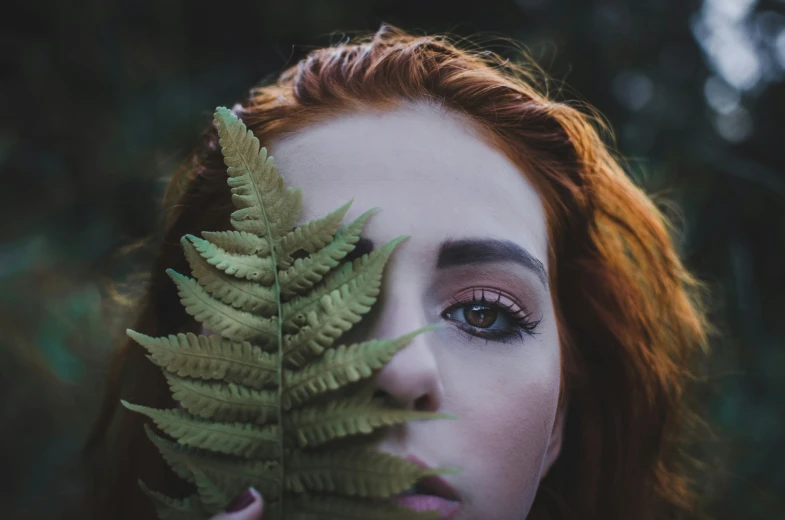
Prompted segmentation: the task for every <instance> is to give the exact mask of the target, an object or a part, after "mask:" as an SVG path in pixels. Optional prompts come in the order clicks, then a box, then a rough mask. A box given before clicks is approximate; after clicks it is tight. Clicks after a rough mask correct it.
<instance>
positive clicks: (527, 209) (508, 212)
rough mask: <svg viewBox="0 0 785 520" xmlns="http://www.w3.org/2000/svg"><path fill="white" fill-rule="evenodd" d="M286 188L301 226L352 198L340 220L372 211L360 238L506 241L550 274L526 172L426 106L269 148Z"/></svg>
mask: <svg viewBox="0 0 785 520" xmlns="http://www.w3.org/2000/svg"><path fill="white" fill-rule="evenodd" d="M261 144H262V146H266V147H267V149H268V152H269V153H270V155H272V156H273V157H274V160H275V164H276V165H277V166H278V169H279V172H280V174H281V175H282V176H283V178H284V180H285V182H286V184H287V185H290V186H300V187H302V189H303V212H302V213H301V215H300V219H299V221H298V225H299V224H301V223H303V222H305V221H308V220H311V219H313V218H318V217H321V216H323V215H325V214H327V213H329V212H330V211H333V210H335V209H336V208H338V207H339V206H341V205H342V204H344V203H346V202H347V201H349V200H350V199H354V202H353V204H352V207H351V208H350V210H349V212H348V214H347V219H346V220H345V221H346V222H348V220H349V219H353V218H355V217H356V216H358V215H360V214H361V213H363V212H364V211H366V210H368V209H370V208H372V207H377V206H378V207H379V208H380V211H378V212H377V213H376V214H375V215H374V216H373V217H372V218H371V219H370V221H369V222H368V225H367V226H366V232H365V233H364V235H365V236H368V237H369V238H371V239H373V240H374V242H376V240H379V241H380V243H381V242H386V241H388V240H390V239H392V238H394V237H396V236H399V235H402V234H407V235H411V237H412V238H410V239H409V240H408V241H407V242H410V243H414V244H417V243H422V244H437V243H438V242H441V241H442V240H444V239H446V238H453V239H461V238H488V237H491V238H502V239H507V240H513V241H515V242H517V243H519V244H520V245H522V246H523V247H525V248H526V249H528V250H529V251H530V252H531V253H532V254H534V255H535V256H536V257H537V258H539V259H540V261H541V262H542V263H543V264H544V265H546V267H547V255H546V254H545V253H546V251H547V235H546V224H545V215H544V213H543V209H542V204H541V201H540V198H539V195H538V193H537V192H536V190H535V189H534V187H533V185H532V184H531V183H530V182H529V181H528V180H527V179H526V177H525V176H524V174H523V172H522V171H521V170H520V169H519V168H518V167H517V166H516V165H515V164H514V163H513V162H512V161H511V160H510V159H509V158H508V157H507V156H506V155H505V154H503V153H502V152H501V151H499V150H497V149H496V148H494V147H492V146H491V145H490V144H487V143H486V142H485V141H484V140H483V139H482V138H481V137H480V133H479V132H478V131H477V129H476V127H475V126H474V123H473V122H472V121H471V120H470V119H469V118H468V117H467V116H464V115H462V114H458V113H456V112H453V111H451V110H449V109H445V108H442V107H439V106H435V105H432V104H424V103H418V104H407V105H404V106H401V107H398V108H395V109H393V110H389V111H384V112H383V111H378V112H365V111H363V112H355V113H350V114H345V115H340V116H336V117H334V118H332V119H329V120H326V121H322V122H319V123H315V124H312V125H311V126H308V127H306V128H304V129H301V130H299V131H297V132H294V133H291V134H288V135H285V136H279V137H277V138H275V139H273V140H271V141H269V142H267V143H261Z"/></svg>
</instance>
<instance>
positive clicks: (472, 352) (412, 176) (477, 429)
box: [262, 104, 562, 520]
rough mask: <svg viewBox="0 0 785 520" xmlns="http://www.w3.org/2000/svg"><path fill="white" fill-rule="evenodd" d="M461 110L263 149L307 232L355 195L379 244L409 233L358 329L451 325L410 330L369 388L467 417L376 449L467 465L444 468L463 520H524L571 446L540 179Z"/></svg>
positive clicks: (330, 125) (328, 130) (358, 117)
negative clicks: (299, 198) (298, 197)
mask: <svg viewBox="0 0 785 520" xmlns="http://www.w3.org/2000/svg"><path fill="white" fill-rule="evenodd" d="M464 117H465V116H461V115H457V114H454V113H452V112H450V111H446V110H444V109H440V108H435V107H432V106H428V105H425V104H417V105H407V106H405V107H403V108H398V109H395V110H394V111H390V112H378V113H356V114H352V115H347V116H341V117H337V118H335V119H331V120H329V121H326V122H322V123H318V124H314V125H312V126H310V127H308V128H306V129H303V130H300V131H298V132H296V133H293V134H290V135H287V136H284V137H279V138H277V139H275V140H273V141H271V142H267V143H262V144H263V145H264V146H267V148H268V151H269V153H270V154H271V155H273V156H274V158H275V163H276V165H277V166H278V168H279V171H280V173H281V175H283V177H284V179H285V181H286V183H287V185H291V186H301V187H302V189H303V195H304V196H303V212H302V214H301V216H300V220H299V222H298V225H300V224H302V223H303V222H306V221H308V220H311V219H315V218H318V217H322V216H324V215H326V214H327V213H329V212H331V211H333V210H335V209H336V208H338V207H339V206H341V205H343V204H344V203H346V202H347V201H349V200H350V199H354V203H353V204H352V206H351V208H350V209H349V212H348V214H347V216H346V219H345V220H344V222H349V221H350V220H352V219H354V218H356V217H357V216H359V215H360V214H361V213H363V212H364V211H366V210H368V209H370V208H372V207H375V206H378V207H379V208H380V210H379V211H378V212H377V213H376V214H374V215H373V216H372V217H371V219H370V220H369V222H368V224H367V225H366V228H365V231H364V233H363V238H366V239H368V240H370V241H371V242H372V244H373V248H379V247H381V246H382V245H384V244H385V243H387V242H388V241H390V240H391V239H393V238H395V237H397V236H399V235H410V236H411V237H410V238H408V239H407V240H405V241H404V242H402V243H401V244H400V245H399V246H398V248H397V249H396V251H395V253H394V254H393V256H392V257H391V259H390V261H389V262H388V264H387V268H386V271H385V279H384V286H383V289H382V293H381V296H380V300H379V301H378V302H377V304H376V305H377V307H376V308H375V309H374V313H373V314H372V315H371V316H369V320H363V322H361V324H360V326H362V328H363V329H362V331H361V334H362V335H364V336H367V337H369V338H371V337H373V338H394V337H397V336H400V335H403V334H406V333H408V332H411V331H413V330H415V329H417V328H420V327H422V326H424V325H426V324H429V323H435V322H443V323H446V324H449V326H448V327H446V328H443V329H439V330H435V331H429V332H426V333H423V334H420V335H419V336H417V337H415V339H414V340H413V341H412V342H411V343H410V344H409V345H408V346H407V347H406V348H404V349H403V350H401V351H400V352H399V353H398V354H397V355H396V356H395V357H394V358H393V359H392V360H391V361H390V362H389V363H388V364H387V365H386V366H385V367H384V368H383V369H382V370H380V371H379V372H378V373H377V374H376V376H375V379H374V381H373V382H374V384H375V386H376V388H377V390H378V391H381V392H384V393H386V394H388V396H389V397H390V398H391V399H393V400H394V401H396V402H397V403H398V404H399V405H401V406H406V407H409V408H410V409H412V410H423V411H437V412H445V413H449V414H454V415H457V416H458V417H459V419H458V420H428V421H414V422H408V423H406V424H403V425H400V426H397V427H394V428H390V429H389V430H388V431H387V433H386V436H385V437H384V438H383V441H382V443H381V445H380V446H379V449H380V450H381V451H385V452H388V453H392V454H395V455H398V456H402V457H405V456H408V455H415V456H416V457H419V458H420V459H422V460H423V461H424V462H426V463H427V464H428V465H429V466H432V467H437V466H451V467H458V468H460V469H461V473H459V474H453V475H446V476H444V477H443V478H444V480H446V481H447V482H448V483H449V484H450V485H451V486H452V487H453V488H454V489H455V491H456V492H457V494H458V495H459V497H460V500H461V503H462V507H461V509H460V512H459V513H458V514H456V515H455V516H452V517H451V518H453V519H454V520H469V519H492V520H507V519H509V520H513V519H514V520H520V519H521V518H525V515H526V514H527V513H528V511H529V508H530V507H531V504H532V501H533V500H534V496H535V492H536V490H537V487H538V484H539V482H540V479H541V478H542V477H543V476H544V475H545V472H546V471H547V469H548V468H549V467H550V465H551V463H552V462H553V461H554V459H555V458H556V456H557V455H558V452H559V449H560V444H561V429H562V426H561V425H562V420H561V416H562V414H560V413H557V412H558V410H557V402H558V397H559V384H560V358H559V355H560V353H559V341H558V336H557V328H556V323H555V320H554V311H553V306H552V303H551V294H550V290H549V287H548V284H547V280H548V265H547V255H546V251H547V240H548V238H547V233H546V221H545V215H544V213H543V208H542V205H541V202H540V198H539V195H538V194H537V192H536V191H535V189H534V188H533V186H532V185H531V184H530V183H529V182H528V181H527V180H526V178H525V177H524V175H523V174H522V173H521V171H520V170H519V169H518V168H517V167H516V166H515V165H514V164H513V163H512V162H511V161H510V160H509V159H507V158H506V156H505V155H504V154H502V153H501V152H499V151H497V150H496V149H494V148H493V147H491V146H489V145H487V144H485V143H484V142H483V141H482V140H481V139H480V138H479V137H478V136H477V135H476V134H474V133H473V131H472V128H473V126H472V125H471V124H470V122H469V121H468V120H467V119H465V118H464ZM483 297H484V299H485V301H483ZM519 320H522V321H520V322H519ZM532 327H534V328H533V330H532ZM525 329H529V330H530V331H531V332H533V333H534V335H531V334H529V333H528V332H527V330H525ZM356 332H357V331H352V334H356Z"/></svg>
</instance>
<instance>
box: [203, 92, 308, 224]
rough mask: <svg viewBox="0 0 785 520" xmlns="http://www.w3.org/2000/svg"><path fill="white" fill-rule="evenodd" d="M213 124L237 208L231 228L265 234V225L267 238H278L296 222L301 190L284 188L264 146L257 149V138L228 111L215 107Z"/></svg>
mask: <svg viewBox="0 0 785 520" xmlns="http://www.w3.org/2000/svg"><path fill="white" fill-rule="evenodd" d="M215 124H216V126H217V128H218V136H219V142H220V143H221V146H222V147H223V148H222V149H221V152H222V153H223V156H224V163H225V164H226V166H228V169H227V174H228V175H229V179H228V183H229V186H230V187H231V189H232V202H233V203H234V205H235V206H236V207H237V208H239V209H238V210H237V211H235V212H234V213H232V217H231V218H232V224H233V226H234V228H235V229H236V230H238V231H246V232H250V233H254V234H256V235H258V236H266V235H267V230H268V227H269V229H270V231H271V233H272V236H271V237H269V238H271V239H273V240H275V239H278V238H280V237H281V236H283V235H284V234H285V233H288V232H289V231H290V230H291V229H292V228H293V227H294V223H295V222H296V221H297V216H298V215H299V214H300V211H301V210H302V191H301V190H300V189H292V188H284V182H283V178H282V177H280V176H279V175H278V168H276V167H275V165H274V164H273V159H272V157H270V158H268V157H267V149H266V148H261V149H260V147H259V139H257V138H256V136H255V135H253V132H251V131H250V130H247V129H246V128H245V125H242V124H236V119H235V117H234V115H233V114H232V113H231V111H230V110H228V109H226V108H223V107H221V108H218V109H217V110H216V112H215Z"/></svg>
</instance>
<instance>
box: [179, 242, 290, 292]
mask: <svg viewBox="0 0 785 520" xmlns="http://www.w3.org/2000/svg"><path fill="white" fill-rule="evenodd" d="M180 244H182V245H183V246H184V247H188V246H190V247H192V248H193V249H194V250H195V251H196V252H198V253H199V255H200V256H201V257H202V258H204V260H205V262H207V263H208V264H210V265H212V266H214V267H215V268H216V269H218V270H220V271H222V272H224V273H226V274H227V275H231V276H234V277H235V278H239V279H245V280H252V281H254V282H258V283H260V284H262V285H270V284H272V283H273V281H274V280H275V271H274V270H273V262H272V259H271V258H260V257H259V256H256V255H240V254H234V253H229V252H227V251H224V250H223V249H221V248H220V247H218V246H216V245H215V244H212V243H210V242H208V241H207V240H204V239H201V238H197V237H195V236H193V235H185V236H184V237H183V238H182V239H180Z"/></svg>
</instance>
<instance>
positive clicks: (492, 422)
mask: <svg viewBox="0 0 785 520" xmlns="http://www.w3.org/2000/svg"><path fill="white" fill-rule="evenodd" d="M525 357H526V356H521V357H520V358H519V359H516V360H515V361H514V362H512V361H511V360H510V359H508V360H506V362H498V363H496V362H492V363H489V364H485V365H475V366H474V367H473V369H472V371H471V375H468V374H467V377H468V378H469V381H467V383H469V384H466V385H462V390H461V392H460V393H461V396H456V399H457V402H462V403H463V405H462V406H461V408H462V410H460V411H457V415H459V416H461V415H464V416H465V417H466V418H467V421H466V422H465V423H464V424H465V430H464V431H463V439H462V442H461V443H462V444H463V446H462V447H463V448H464V449H465V450H466V451H465V453H471V454H472V461H471V463H472V466H473V469H472V473H473V474H474V477H473V480H474V478H476V479H477V480H476V482H477V483H478V484H479V485H480V487H481V488H482V489H483V490H484V491H483V495H484V496H483V497H478V500H480V501H481V502H486V503H487V502H488V501H490V502H491V503H493V502H494V501H497V500H498V501H501V503H508V504H519V505H520V507H525V504H524V503H522V501H524V502H528V503H530V500H533V497H534V493H535V492H536V489H537V486H538V484H539V480H540V472H541V468H542V464H543V459H544V456H545V453H546V448H547V446H548V441H549V440H550V435H551V430H552V427H553V421H554V418H555V415H556V409H557V404H558V397H559V383H560V370H559V362H558V355H557V356H556V359H555V360H554V359H553V358H552V357H551V356H549V355H543V356H529V357H526V359H524V358H525ZM534 358H537V359H534Z"/></svg>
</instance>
